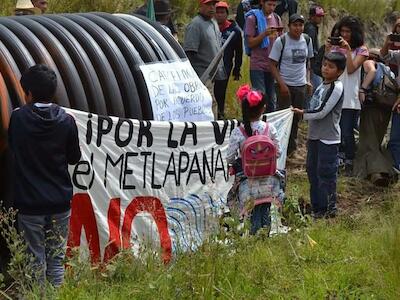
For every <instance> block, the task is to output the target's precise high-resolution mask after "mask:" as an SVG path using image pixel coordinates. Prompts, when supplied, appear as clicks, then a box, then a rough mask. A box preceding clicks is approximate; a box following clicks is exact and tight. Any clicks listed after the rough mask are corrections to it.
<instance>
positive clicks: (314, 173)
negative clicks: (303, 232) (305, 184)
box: [307, 140, 339, 214]
mask: <svg viewBox="0 0 400 300" xmlns="http://www.w3.org/2000/svg"><path fill="white" fill-rule="evenodd" d="M307 146H308V149H307V150H308V151H307V175H308V181H309V182H310V198H311V205H312V210H313V212H314V213H322V214H324V213H326V212H328V213H335V212H336V182H337V172H338V151H339V145H337V144H336V145H327V144H324V143H322V142H321V141H319V140H308V142H307Z"/></svg>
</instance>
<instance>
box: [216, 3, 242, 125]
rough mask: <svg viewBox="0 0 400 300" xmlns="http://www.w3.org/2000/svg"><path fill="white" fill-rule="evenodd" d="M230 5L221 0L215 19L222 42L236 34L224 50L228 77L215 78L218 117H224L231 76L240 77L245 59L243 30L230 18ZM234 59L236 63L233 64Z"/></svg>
mask: <svg viewBox="0 0 400 300" xmlns="http://www.w3.org/2000/svg"><path fill="white" fill-rule="evenodd" d="M228 14H229V6H228V3H226V2H223V1H220V2H218V3H217V4H216V14H215V19H216V20H217V23H218V26H219V30H220V31H221V35H222V43H223V44H224V43H225V41H226V40H227V39H228V37H229V36H230V35H231V34H234V36H233V38H232V40H230V42H229V45H227V47H226V48H225V50H224V67H225V72H226V75H227V78H226V79H224V80H215V85H214V95H215V98H216V100H217V104H218V119H223V118H224V111H225V97H226V89H227V87H228V82H229V77H230V75H231V73H232V74H233V78H234V80H239V79H240V68H241V67H242V59H243V40H242V32H241V30H240V28H239V26H238V25H237V24H236V23H235V21H232V20H228ZM233 61H235V64H234V65H233ZM232 69H233V70H232Z"/></svg>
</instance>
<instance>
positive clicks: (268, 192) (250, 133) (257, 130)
mask: <svg viewBox="0 0 400 300" xmlns="http://www.w3.org/2000/svg"><path fill="white" fill-rule="evenodd" d="M236 96H237V98H238V100H239V102H240V104H241V107H242V115H243V125H240V126H239V127H236V128H235V129H234V130H233V131H232V134H231V136H230V138H229V148H228V153H227V161H228V164H230V165H232V166H233V168H234V170H235V175H236V180H237V181H239V182H240V183H239V185H238V189H237V198H238V200H239V209H240V214H241V216H245V215H247V212H248V211H249V210H250V211H251V213H250V215H251V216H250V222H251V229H250V233H251V234H256V233H257V231H258V230H259V229H261V228H263V227H265V228H266V227H269V226H270V224H271V218H270V214H269V211H270V207H271V202H275V201H276V200H277V199H278V197H279V195H280V191H281V188H280V187H281V184H280V179H279V177H278V176H277V175H276V168H275V170H274V171H271V172H266V173H265V174H259V175H260V176H258V177H252V176H246V175H245V174H246V170H245V166H244V165H243V163H242V160H241V159H242V158H243V157H244V156H243V155H245V154H243V147H244V145H245V142H246V140H247V139H249V138H251V137H254V136H258V135H266V136H268V137H269V138H270V140H271V141H272V142H273V145H274V146H275V147H273V148H274V151H276V152H275V154H276V156H275V157H274V158H275V162H273V163H276V157H279V156H280V153H281V151H280V147H279V141H278V138H277V131H276V129H275V127H274V126H273V125H272V124H270V123H267V122H264V121H261V120H260V118H261V116H262V114H263V113H264V111H265V104H266V102H267V101H266V97H265V96H264V95H263V94H261V93H260V92H258V91H253V90H251V89H250V87H249V86H248V85H244V86H241V87H240V88H239V89H238V91H237V92H236ZM256 148H259V147H256ZM267 151H269V150H268V149H267ZM261 152H262V150H259V151H258V153H261ZM256 163H257V164H259V165H261V164H262V163H263V162H260V161H257V162H256ZM272 165H274V164H272ZM261 175H263V176H261Z"/></svg>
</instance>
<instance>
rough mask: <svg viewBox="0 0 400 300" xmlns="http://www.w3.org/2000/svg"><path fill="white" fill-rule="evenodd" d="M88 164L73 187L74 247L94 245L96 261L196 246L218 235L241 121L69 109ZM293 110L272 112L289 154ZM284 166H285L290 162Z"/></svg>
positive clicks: (76, 169)
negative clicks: (147, 248) (123, 252)
mask: <svg viewBox="0 0 400 300" xmlns="http://www.w3.org/2000/svg"><path fill="white" fill-rule="evenodd" d="M68 112H69V113H70V114H72V115H73V116H74V117H75V120H76V123H77V126H78V130H79V137H80V146H81V150H82V159H81V161H80V162H79V163H78V164H77V165H75V166H71V167H70V174H71V179H72V182H73V185H74V198H73V200H72V214H71V222H70V235H69V241H68V245H69V246H70V247H71V248H74V247H79V246H80V245H87V246H88V247H89V250H90V255H91V258H92V261H93V262H100V261H107V260H109V259H110V258H112V257H113V256H114V255H115V254H116V253H118V251H119V250H120V249H121V248H125V249H133V251H134V252H136V253H137V252H138V251H139V250H140V249H141V248H140V247H143V245H149V244H150V245H152V246H154V248H155V249H160V246H161V250H162V253H163V258H164V260H165V261H169V260H170V258H171V255H172V253H173V252H175V251H185V250H188V249H193V250H194V249H196V248H197V247H198V246H199V245H200V244H201V243H202V242H203V241H204V239H205V238H206V237H207V235H209V234H210V233H212V232H215V227H214V226H215V224H216V223H215V220H216V218H215V217H216V216H218V215H219V214H220V213H221V212H222V211H223V210H224V209H225V204H226V197H227V194H228V191H229V189H230V188H231V186H232V178H230V177H229V175H228V166H227V163H226V151H227V148H228V143H229V136H230V133H231V131H232V130H233V129H234V128H235V126H237V121H234V120H230V121H219V122H213V121H212V122H197V123H191V122H158V121H138V120H129V119H119V118H114V117H104V116H98V115H94V114H89V113H85V112H80V111H74V110H68ZM292 117H293V113H292V112H291V111H290V109H287V110H284V111H280V112H276V113H273V114H271V115H268V119H269V121H270V122H271V123H272V124H273V125H274V126H275V127H276V128H277V131H278V133H279V139H280V141H281V147H282V151H283V153H286V148H287V143H288V137H289V134H290V128H291V123H292ZM278 167H279V168H281V169H283V168H284V167H285V158H282V159H280V160H279V163H278Z"/></svg>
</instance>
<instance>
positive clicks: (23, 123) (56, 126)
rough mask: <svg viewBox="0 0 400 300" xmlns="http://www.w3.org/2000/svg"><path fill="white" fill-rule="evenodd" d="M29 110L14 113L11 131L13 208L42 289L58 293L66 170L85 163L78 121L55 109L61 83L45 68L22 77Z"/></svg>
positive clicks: (68, 189)
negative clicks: (47, 284)
mask: <svg viewBox="0 0 400 300" xmlns="http://www.w3.org/2000/svg"><path fill="white" fill-rule="evenodd" d="M21 86H22V88H23V90H24V92H25V95H26V96H25V98H26V102H27V104H26V105H24V106H23V107H21V108H19V109H16V110H14V111H13V113H12V115H11V119H10V126H9V130H8V138H9V146H10V149H11V152H12V154H13V156H14V160H15V167H14V168H15V173H16V176H15V180H14V206H15V208H16V209H18V228H19V231H20V232H21V233H22V234H23V237H24V240H25V242H26V244H27V250H28V253H29V254H31V255H32V256H33V258H34V266H33V267H34V269H35V273H36V270H37V274H29V275H33V276H37V277H38V278H37V280H38V281H39V283H40V284H41V285H43V284H44V282H45V279H47V280H49V281H50V283H51V284H53V285H54V286H55V287H58V286H60V285H61V284H62V282H63V279H64V262H63V260H64V257H65V252H66V241H67V236H68V231H69V230H68V227H69V225H68V224H69V219H70V211H71V206H70V202H71V199H72V183H71V178H70V174H69V172H68V164H76V163H78V162H79V160H80V158H81V151H80V147H79V140H78V129H77V127H76V124H75V120H74V118H73V117H72V116H71V115H69V114H67V113H66V112H65V111H64V109H62V108H61V107H59V106H58V105H56V104H54V103H51V102H52V99H53V96H54V93H55V91H56V88H57V77H56V74H55V72H54V71H53V70H51V69H49V68H48V67H47V66H45V65H36V66H33V67H31V68H30V69H29V70H28V71H27V72H26V73H25V74H23V75H22V77H21Z"/></svg>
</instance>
